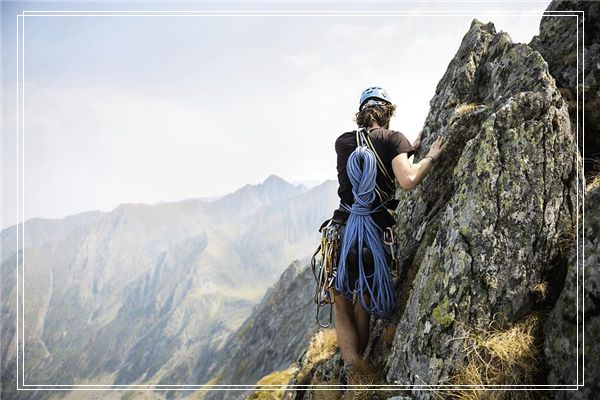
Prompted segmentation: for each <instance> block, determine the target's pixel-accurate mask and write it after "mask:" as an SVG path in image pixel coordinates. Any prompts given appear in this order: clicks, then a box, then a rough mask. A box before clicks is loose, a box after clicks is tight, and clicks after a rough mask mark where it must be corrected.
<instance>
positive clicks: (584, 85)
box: [529, 0, 600, 177]
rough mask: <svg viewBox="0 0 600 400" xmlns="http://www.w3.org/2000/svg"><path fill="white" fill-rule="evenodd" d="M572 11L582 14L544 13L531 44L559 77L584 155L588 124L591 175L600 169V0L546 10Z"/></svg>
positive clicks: (556, 4)
mask: <svg viewBox="0 0 600 400" xmlns="http://www.w3.org/2000/svg"><path fill="white" fill-rule="evenodd" d="M573 10H576V11H583V13H581V12H579V13H577V12H570V13H567V14H570V15H573V16H566V15H563V16H555V15H554V16H553V15H545V16H543V17H542V20H541V22H540V33H539V35H537V36H535V37H534V38H533V39H532V40H531V42H530V43H529V45H530V46H531V48H533V49H534V50H537V51H539V52H540V53H541V55H542V57H544V60H546V62H547V63H548V68H549V69H550V73H551V74H552V76H553V77H554V79H556V86H557V87H558V88H559V90H560V92H561V94H562V96H563V98H564V99H565V100H566V101H567V103H568V105H569V115H570V116H571V124H572V127H573V132H577V131H578V132H579V150H580V151H581V153H582V154H583V144H584V140H583V139H584V136H583V135H584V126H585V154H584V162H585V174H586V177H590V176H593V175H595V174H596V173H598V172H599V171H600V3H599V2H595V1H556V0H555V1H553V2H552V3H550V5H549V6H548V8H547V11H555V12H557V11H573ZM548 14H551V13H548ZM558 14H560V13H558ZM575 15H578V16H579V17H576V16H575ZM584 21H585V36H584V34H583V33H584ZM577 22H578V23H577ZM578 35H579V36H578ZM584 42H585V43H584ZM578 46H579V54H578V53H577V50H578ZM577 61H579V65H577ZM578 68H579V76H578V75H577V70H578ZM578 78H579V82H578V81H577V79H578ZM577 89H579V116H578V115H577V110H578V108H577ZM584 98H585V101H584ZM584 110H585V113H584ZM584 123H585V125H584Z"/></svg>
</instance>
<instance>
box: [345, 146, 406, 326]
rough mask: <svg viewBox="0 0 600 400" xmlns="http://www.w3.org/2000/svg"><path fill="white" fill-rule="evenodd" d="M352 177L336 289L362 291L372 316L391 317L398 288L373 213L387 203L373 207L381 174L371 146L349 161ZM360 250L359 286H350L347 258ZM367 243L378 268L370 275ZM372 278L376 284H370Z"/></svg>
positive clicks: (348, 292)
mask: <svg viewBox="0 0 600 400" xmlns="http://www.w3.org/2000/svg"><path fill="white" fill-rule="evenodd" d="M346 167H347V171H348V177H349V178H350V182H351V183H352V193H353V194H354V203H353V204H352V206H351V207H348V206H346V205H345V204H342V206H343V207H344V208H345V209H346V210H347V211H348V212H349V213H350V215H349V216H348V220H347V221H346V227H345V229H344V232H343V237H342V243H341V249H340V260H339V263H338V274H337V278H336V281H335V288H336V290H337V291H339V292H340V293H341V294H342V295H343V296H344V297H347V298H352V297H353V294H354V293H355V292H356V293H358V299H359V302H360V304H361V305H362V306H363V308H364V309H365V310H366V311H367V312H368V313H369V314H371V315H374V316H376V317H378V318H381V319H389V318H390V317H391V316H392V314H393V312H394V309H395V305H396V291H395V289H394V285H393V281H392V276H391V273H390V270H389V267H388V263H387V258H386V252H385V249H384V248H383V240H382V235H383V232H382V231H381V228H379V226H377V224H375V221H373V217H372V216H371V214H372V213H374V212H376V211H377V210H379V209H380V208H381V207H382V206H383V205H384V204H380V205H379V206H377V207H375V208H373V206H372V205H373V202H374V201H375V197H376V194H375V182H376V177H377V161H376V158H375V153H373V151H372V150H371V149H369V148H368V147H367V146H365V145H364V142H363V145H361V146H359V147H357V148H356V149H355V150H354V151H353V152H352V153H351V154H350V157H349V158H348V161H347V163H346ZM354 246H356V248H357V251H358V279H357V281H356V283H355V287H353V288H352V287H350V282H349V278H348V271H347V266H346V259H347V258H348V252H349V251H350V249H351V248H353V247H354ZM363 246H366V247H367V248H368V249H369V250H370V251H371V254H372V255H373V261H374V266H375V268H374V271H373V273H372V274H368V275H367V274H366V273H365V270H364V267H363ZM369 278H373V279H372V284H369ZM365 294H367V295H369V298H370V304H366V302H365V299H364V295H365Z"/></svg>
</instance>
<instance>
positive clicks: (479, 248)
mask: <svg viewBox="0 0 600 400" xmlns="http://www.w3.org/2000/svg"><path fill="white" fill-rule="evenodd" d="M430 105H431V111H430V113H429V115H428V116H427V119H426V121H425V127H424V133H423V141H422V144H421V147H420V149H419V151H418V152H417V154H416V159H417V160H419V159H420V158H422V157H423V156H424V155H425V154H426V152H427V151H428V148H429V145H430V143H432V141H433V140H435V139H436V138H437V137H438V136H440V135H445V136H446V141H447V142H448V145H447V150H446V151H445V153H444V154H443V155H442V157H441V158H440V159H439V160H438V161H437V162H436V165H435V167H434V169H433V170H432V171H431V173H430V174H429V176H428V177H427V178H426V179H425V180H424V181H423V182H422V183H421V184H420V185H419V187H418V188H416V189H415V190H413V191H411V192H402V193H400V199H401V200H400V206H399V209H398V219H397V221H398V224H397V235H398V236H399V238H400V240H401V246H402V249H403V251H402V254H403V260H402V263H401V268H402V269H407V270H409V271H410V270H411V269H413V270H414V274H415V278H414V280H405V281H404V282H403V284H402V285H401V288H400V290H401V291H402V292H406V291H409V293H410V294H409V295H408V299H407V303H406V305H405V306H404V305H401V309H402V310H401V311H402V316H401V319H400V323H399V325H398V329H397V334H396V337H395V340H394V347H393V350H392V353H391V354H390V356H389V358H388V367H389V372H388V380H389V381H390V382H392V383H395V382H397V383H400V384H411V385H420V384H440V383H448V384H449V383H452V376H453V375H454V374H456V373H457V372H458V370H459V369H460V366H461V365H462V364H463V361H464V357H465V352H464V345H465V343H464V340H463V339H461V338H464V337H468V336H469V334H470V331H471V330H474V329H485V328H486V327H488V326H489V324H490V322H491V321H502V322H501V325H502V326H506V327H508V326H511V325H513V324H515V323H517V322H518V321H519V320H521V319H522V318H524V317H526V316H527V315H529V314H531V313H532V312H533V311H534V310H535V309H539V308H541V307H542V306H543V305H545V304H547V303H548V302H552V300H553V299H554V300H556V297H557V296H558V293H559V292H560V291H561V289H562V281H563V280H564V275H565V272H566V266H567V264H566V259H565V257H564V256H562V255H561V253H560V251H559V249H558V244H559V243H560V242H561V240H563V239H564V238H565V237H567V235H569V232H571V231H572V229H573V226H574V224H575V212H576V211H575V209H576V193H577V192H576V190H577V182H576V169H575V167H576V165H577V149H576V147H575V138H574V137H573V135H572V133H571V127H570V123H569V115H568V109H567V105H566V103H565V102H564V101H563V99H562V97H561V95H560V93H559V91H558V90H557V88H556V86H555V81H554V79H553V78H552V76H551V75H550V73H549V71H548V65H547V63H546V62H545V61H544V59H543V58H542V57H541V55H540V54H539V53H538V52H536V51H533V50H532V49H531V48H530V47H529V46H527V45H525V44H515V43H512V41H511V40H510V37H509V36H508V34H506V33H505V32H499V33H497V32H496V30H495V28H494V26H493V24H491V23H488V24H483V23H481V22H479V21H477V20H474V21H473V23H472V25H471V28H470V30H469V31H468V32H467V34H466V35H465V37H464V39H463V41H462V43H461V45H460V48H459V50H458V52H457V54H456V55H455V57H454V58H453V60H452V61H451V62H450V65H449V66H448V69H447V71H446V73H445V74H444V76H443V77H442V79H441V80H440V82H439V84H438V86H437V89H436V94H435V96H434V97H433V99H432V100H431V102H430ZM561 277H562V278H563V279H560V278H561ZM555 278H556V279H555ZM544 283H547V285H548V292H549V294H548V296H547V297H546V300H545V302H542V301H541V300H540V299H539V298H538V297H537V296H536V292H535V290H534V288H535V287H536V285H538V284H544ZM415 393H417V394H418V396H419V398H429V397H430V396H429V394H428V393H427V392H421V391H417V390H416V391H415Z"/></svg>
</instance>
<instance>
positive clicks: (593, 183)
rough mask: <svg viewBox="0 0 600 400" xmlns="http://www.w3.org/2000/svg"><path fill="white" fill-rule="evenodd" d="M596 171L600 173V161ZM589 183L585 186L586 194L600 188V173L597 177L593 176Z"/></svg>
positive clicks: (596, 164) (597, 162)
mask: <svg viewBox="0 0 600 400" xmlns="http://www.w3.org/2000/svg"><path fill="white" fill-rule="evenodd" d="M595 169H596V170H597V171H600V160H596V163H595ZM588 181H589V183H587V184H586V186H585V192H586V193H588V192H591V191H592V190H594V189H597V188H598V187H600V173H597V174H596V175H594V176H591V177H590V179H588Z"/></svg>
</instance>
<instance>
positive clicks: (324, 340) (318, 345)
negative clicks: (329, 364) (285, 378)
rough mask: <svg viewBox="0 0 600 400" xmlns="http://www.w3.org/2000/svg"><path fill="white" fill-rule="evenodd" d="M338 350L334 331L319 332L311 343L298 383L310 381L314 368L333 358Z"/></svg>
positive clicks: (324, 330)
mask: <svg viewBox="0 0 600 400" xmlns="http://www.w3.org/2000/svg"><path fill="white" fill-rule="evenodd" d="M336 349H337V336H336V334H335V330H334V329H323V330H320V331H319V332H317V333H316V334H315V335H314V336H313V337H312V339H311V340H310V343H309V344H308V350H307V352H306V361H305V362H304V365H303V366H302V370H301V371H300V372H298V375H297V377H296V381H297V382H298V383H299V384H300V383H301V382H308V381H310V375H311V374H312V370H313V368H314V367H315V366H316V365H317V364H318V363H319V362H321V361H323V360H327V359H329V358H331V357H332V356H333V355H334V354H335V351H336Z"/></svg>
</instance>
